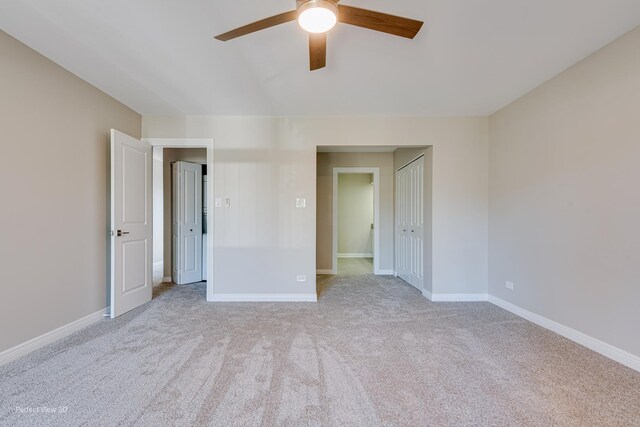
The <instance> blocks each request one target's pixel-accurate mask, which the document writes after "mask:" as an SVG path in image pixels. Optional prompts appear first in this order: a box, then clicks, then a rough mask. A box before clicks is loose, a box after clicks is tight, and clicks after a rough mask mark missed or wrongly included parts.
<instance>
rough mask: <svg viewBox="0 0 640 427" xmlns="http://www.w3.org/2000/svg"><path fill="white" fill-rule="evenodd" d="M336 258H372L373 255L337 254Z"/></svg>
mask: <svg viewBox="0 0 640 427" xmlns="http://www.w3.org/2000/svg"><path fill="white" fill-rule="evenodd" d="M338 258H373V254H365V253H350V254H338Z"/></svg>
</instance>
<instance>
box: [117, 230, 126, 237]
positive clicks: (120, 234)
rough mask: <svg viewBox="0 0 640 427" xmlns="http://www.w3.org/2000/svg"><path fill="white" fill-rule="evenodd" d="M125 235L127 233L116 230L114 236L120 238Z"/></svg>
mask: <svg viewBox="0 0 640 427" xmlns="http://www.w3.org/2000/svg"><path fill="white" fill-rule="evenodd" d="M125 234H129V232H128V231H122V230H118V231H117V232H116V236H118V237H120V236H124V235H125Z"/></svg>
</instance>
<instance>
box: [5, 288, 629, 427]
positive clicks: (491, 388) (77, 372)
mask: <svg viewBox="0 0 640 427" xmlns="http://www.w3.org/2000/svg"><path fill="white" fill-rule="evenodd" d="M319 288H320V289H321V295H320V301H319V302H318V303H317V304H315V303H261V304H253V303H252V304H247V303H224V304H220V303H216V304H210V303H206V302H204V292H205V289H204V286H203V285H202V284H198V285H188V286H169V285H167V286H165V287H163V288H161V289H159V291H160V292H159V295H158V296H157V297H156V298H154V300H153V301H152V302H151V303H149V304H147V305H145V306H144V307H142V308H140V309H138V310H136V311H134V312H132V313H129V314H127V315H125V316H123V317H121V318H119V319H116V320H105V321H104V322H101V323H99V324H97V325H95V326H92V327H90V328H87V329H85V330H84V331H81V332H79V333H77V334H75V335H73V336H71V337H69V338H67V339H65V340H63V341H61V342H59V343H57V344H55V345H52V346H49V347H46V348H44V349H42V350H39V351H37V352H35V353H32V354H31V355H29V356H27V357H25V358H23V359H21V360H18V361H15V362H13V363H11V364H9V365H6V366H4V367H2V368H0V396H1V401H0V424H1V425H11V426H13V425H25V426H35V425H88V426H94V425H154V426H165V425H214V426H225V425H238V426H243V425H251V426H254V425H255V426H258V425H263V426H270V425H292V426H294V425H295V426H298V425H304V426H307V425H336V426H344V425H349V426H378V425H387V426H391V425H407V426H418V425H432V426H448V425H453V426H463V425H464V426H468V425H487V426H488V425H492V426H495V425H498V426H527V425H540V426H605V425H618V426H623V425H628V426H630V425H636V426H637V425H640V374H639V373H637V372H635V371H632V370H630V369H627V368H625V367H623V366H621V365H618V364H616V363H614V362H612V361H610V360H608V359H605V358H604V357H602V356H600V355H598V354H596V353H593V352H591V351H589V350H587V349H585V348H583V347H580V346H578V345H577V344H574V343H572V342H570V341H568V340H566V339H563V338H561V337H559V336H557V335H555V334H553V333H551V332H549V331H546V330H544V329H541V328H539V327H537V326H535V325H533V324H531V323H528V322H526V321H524V320H522V319H520V318H518V317H515V316H513V315H511V314H510V313H508V312H506V311H503V310H501V309H499V308H497V307H495V306H493V305H491V304H488V303H430V302H429V301H427V300H426V299H424V298H423V297H422V296H421V295H420V294H419V293H418V292H417V291H416V290H414V289H413V288H412V287H411V286H408V285H405V284H404V283H402V282H401V281H399V280H396V279H394V278H391V277H382V278H375V277H373V276H344V277H338V278H330V277H328V276H322V277H321V278H320V285H319ZM38 408H50V409H55V408H57V410H58V411H60V409H62V410H65V408H66V411H65V412H64V413H61V412H56V413H43V412H29V411H37V410H38Z"/></svg>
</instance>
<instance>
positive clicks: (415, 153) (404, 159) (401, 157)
mask: <svg viewBox="0 0 640 427" xmlns="http://www.w3.org/2000/svg"><path fill="white" fill-rule="evenodd" d="M416 159H418V160H417V161H420V162H423V163H424V178H423V180H424V182H423V184H424V193H423V195H422V200H423V215H424V218H423V221H424V227H423V233H424V234H423V237H424V246H423V251H424V259H423V261H422V262H423V271H424V276H423V277H424V278H423V288H424V289H425V290H427V291H428V292H431V293H433V264H432V263H433V250H432V246H433V147H412V148H399V149H397V150H396V151H394V152H393V170H394V175H393V178H394V184H393V189H394V193H393V194H394V195H393V199H394V200H396V194H395V189H396V183H395V171H397V170H398V169H400V168H402V167H404V166H406V165H407V164H409V163H410V162H412V161H414V160H416ZM394 215H395V211H394ZM394 224H395V216H394ZM476 293H478V292H476Z"/></svg>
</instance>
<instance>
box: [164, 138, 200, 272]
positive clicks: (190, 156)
mask: <svg viewBox="0 0 640 427" xmlns="http://www.w3.org/2000/svg"><path fill="white" fill-rule="evenodd" d="M179 161H183V162H191V163H197V164H200V165H204V164H206V163H207V149H206V148H164V149H163V150H162V182H163V188H164V191H163V198H162V200H163V203H162V204H163V222H164V236H163V242H164V245H163V246H164V259H163V263H164V267H163V269H164V277H171V269H172V268H173V263H172V260H173V258H172V257H171V252H172V248H171V245H172V238H171V236H172V235H173V234H172V233H173V226H172V222H171V219H172V218H171V204H172V203H173V199H172V195H173V191H172V188H171V164H172V163H175V162H179Z"/></svg>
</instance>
